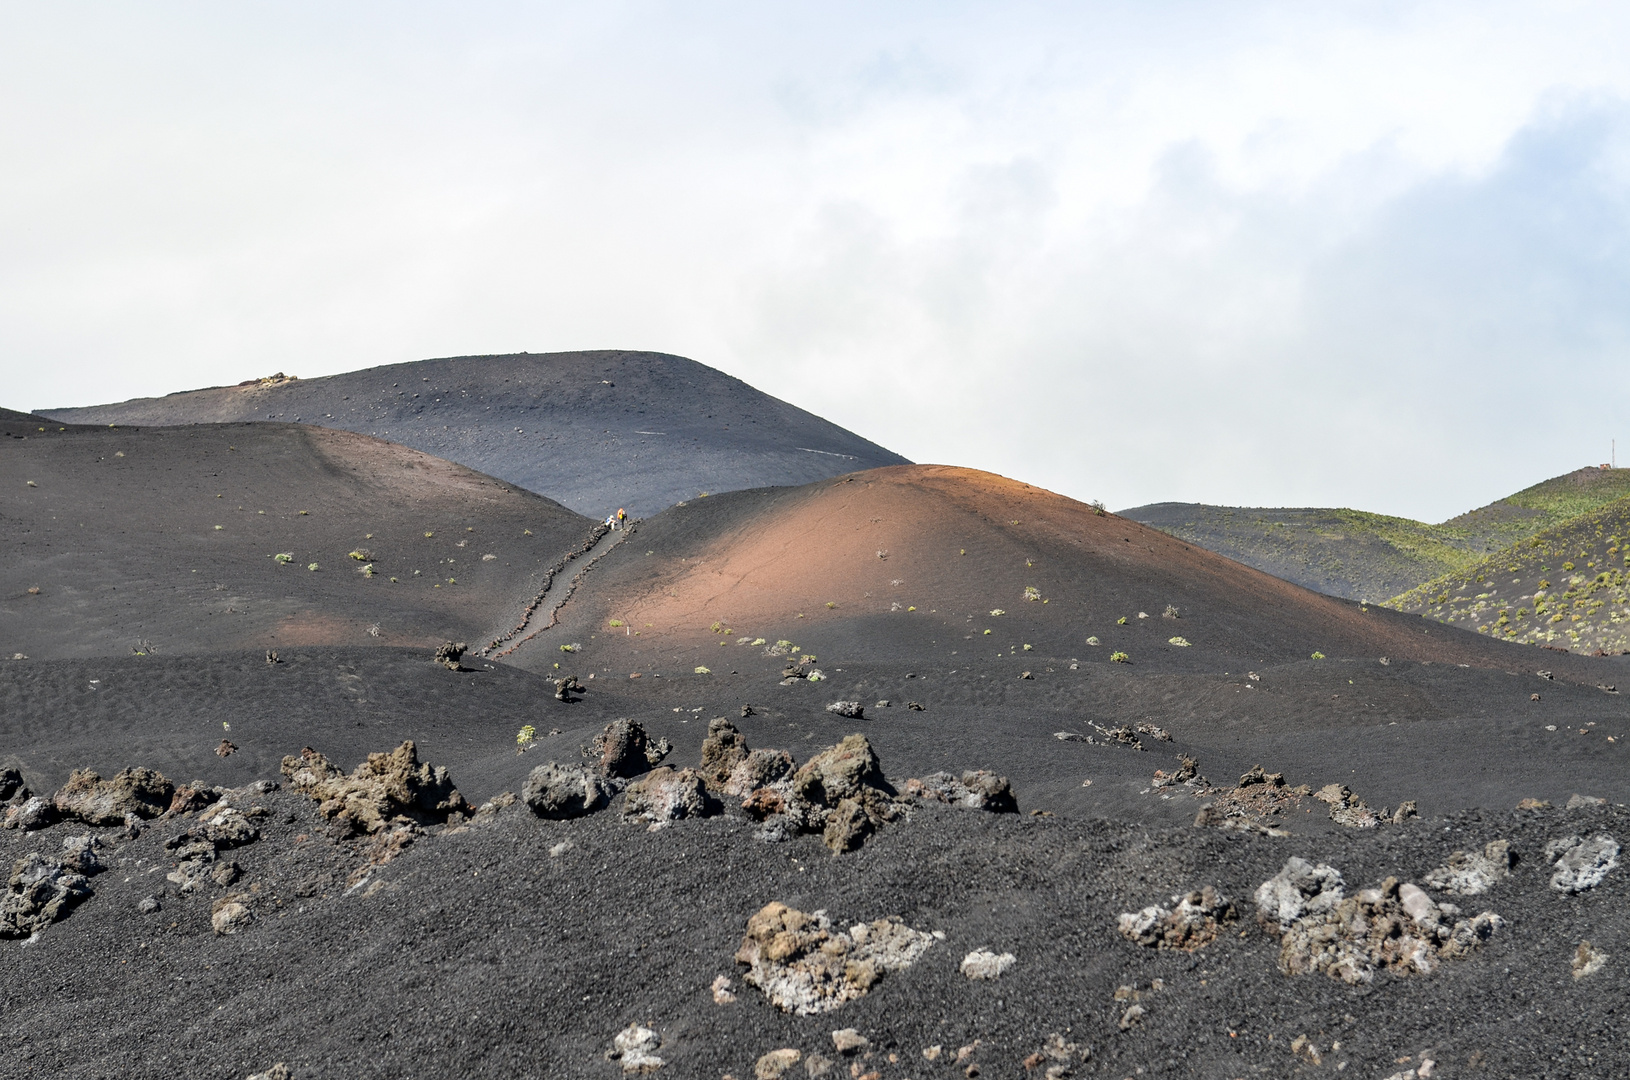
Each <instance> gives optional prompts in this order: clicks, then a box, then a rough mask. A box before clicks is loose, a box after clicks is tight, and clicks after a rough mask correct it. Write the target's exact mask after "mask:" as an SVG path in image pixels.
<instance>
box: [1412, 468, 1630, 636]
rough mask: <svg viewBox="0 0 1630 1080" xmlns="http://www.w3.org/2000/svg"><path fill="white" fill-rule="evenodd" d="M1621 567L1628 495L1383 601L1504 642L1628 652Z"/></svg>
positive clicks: (1627, 604)
mask: <svg viewBox="0 0 1630 1080" xmlns="http://www.w3.org/2000/svg"><path fill="white" fill-rule="evenodd" d="M1617 471H1619V472H1630V469H1621V470H1617ZM1627 566H1630V498H1622V499H1619V500H1617V501H1616V502H1612V503H1609V504H1608V505H1606V506H1603V507H1601V508H1599V509H1595V510H1592V511H1589V512H1587V513H1583V514H1580V515H1578V516H1576V517H1573V518H1570V519H1569V520H1567V521H1565V522H1563V523H1562V524H1560V525H1556V526H1554V527H1552V528H1549V529H1546V530H1544V531H1542V532H1539V533H1536V534H1535V535H1533V536H1530V537H1526V538H1524V539H1522V540H1519V541H1518V542H1516V543H1514V544H1512V545H1510V546H1508V547H1506V548H1504V549H1502V550H1500V551H1498V552H1496V553H1494V554H1493V555H1490V556H1488V557H1487V558H1483V559H1479V560H1478V561H1476V562H1475V563H1473V564H1471V565H1470V566H1466V567H1462V568H1461V569H1459V570H1456V571H1454V572H1452V573H1449V574H1444V575H1442V576H1440V577H1437V578H1434V579H1433V580H1431V581H1428V582H1426V583H1425V584H1424V585H1420V586H1418V587H1417V588H1414V589H1411V590H1409V591H1408V592H1406V593H1404V594H1403V595H1401V596H1398V597H1395V598H1393V599H1392V600H1389V601H1387V606H1388V607H1394V608H1397V609H1398V610H1400V611H1410V612H1417V613H1419V614H1421V615H1425V616H1426V617H1428V618H1431V619H1436V620H1438V621H1439V622H1446V623H1451V624H1453V625H1456V626H1461V627H1464V628H1465V629H1467V630H1475V631H1477V632H1478V633H1480V634H1489V635H1491V636H1494V637H1499V638H1504V639H1506V640H1508V641H1515V642H1521V643H1523V644H1530V645H1551V644H1558V645H1562V646H1565V647H1566V648H1568V649H1569V650H1571V651H1573V652H1595V651H1597V650H1601V651H1605V652H1610V653H1619V652H1624V651H1626V650H1630V589H1627V588H1626V572H1625V571H1626V567H1627Z"/></svg>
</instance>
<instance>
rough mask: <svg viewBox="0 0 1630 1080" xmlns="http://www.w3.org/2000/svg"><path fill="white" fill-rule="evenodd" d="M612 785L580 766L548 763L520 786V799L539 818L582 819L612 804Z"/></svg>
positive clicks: (534, 770)
mask: <svg viewBox="0 0 1630 1080" xmlns="http://www.w3.org/2000/svg"><path fill="white" fill-rule="evenodd" d="M611 796H612V790H611V785H609V784H607V783H606V782H605V780H603V779H601V777H600V775H599V774H598V773H596V772H595V771H593V770H592V769H587V768H584V767H583V766H582V765H561V764H558V763H557V762H553V761H549V762H545V763H544V764H542V765H539V766H538V767H537V768H535V769H533V770H532V772H531V773H530V774H528V775H527V778H526V783H524V784H523V785H522V786H521V798H522V799H523V800H525V802H526V805H527V806H529V807H531V808H532V812H533V813H534V814H536V815H538V816H539V817H541V818H550V819H552V820H555V821H564V820H566V819H568V818H577V817H583V816H584V815H585V814H592V813H594V811H596V810H599V809H600V808H602V807H604V806H606V805H607V804H609V803H610V802H611Z"/></svg>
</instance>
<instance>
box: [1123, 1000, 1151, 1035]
mask: <svg viewBox="0 0 1630 1080" xmlns="http://www.w3.org/2000/svg"><path fill="white" fill-rule="evenodd" d="M1145 1012H1147V1010H1146V1009H1144V1007H1143V1006H1142V1005H1131V1006H1128V1007H1127V1010H1126V1011H1125V1012H1123V1013H1121V1018H1120V1020H1119V1021H1118V1024H1117V1026H1119V1027H1120V1029H1121V1030H1122V1031H1131V1030H1132V1029H1133V1028H1135V1027H1141V1026H1142V1024H1143V1017H1144V1014H1145Z"/></svg>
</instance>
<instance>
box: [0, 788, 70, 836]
mask: <svg viewBox="0 0 1630 1080" xmlns="http://www.w3.org/2000/svg"><path fill="white" fill-rule="evenodd" d="M56 819H57V808H56V807H55V806H53V805H52V804H51V800H50V799H47V798H43V797H41V796H39V795H34V796H31V797H29V798H26V799H23V800H22V801H21V802H16V803H13V804H12V805H11V806H8V807H7V808H6V818H5V822H4V824H5V827H6V828H8V829H22V830H23V831H24V832H32V831H33V830H35V829H43V828H45V827H46V826H47V825H49V824H51V823H52V822H53V821H55V820H56Z"/></svg>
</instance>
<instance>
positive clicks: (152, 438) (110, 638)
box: [0, 424, 592, 658]
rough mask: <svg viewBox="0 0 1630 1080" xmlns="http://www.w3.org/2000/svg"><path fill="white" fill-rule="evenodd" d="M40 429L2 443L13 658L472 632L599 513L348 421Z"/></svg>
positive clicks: (0, 648) (6, 647)
mask: <svg viewBox="0 0 1630 1080" xmlns="http://www.w3.org/2000/svg"><path fill="white" fill-rule="evenodd" d="M37 427H38V426H37V425H36V430H34V431H33V432H31V433H28V434H27V436H26V437H21V438H8V439H3V440H0V542H3V543H4V544H5V550H6V558H5V560H4V562H3V564H0V656H4V657H11V656H14V655H15V654H19V653H20V654H23V655H25V656H28V657H35V658H46V657H62V656H92V655H107V654H120V653H123V654H129V653H131V652H132V651H139V652H147V651H157V652H161V653H167V654H180V653H192V652H200V651H210V650H217V649H243V648H277V647H279V646H287V645H297V644H319V643H322V644H341V643H344V644H398V645H404V644H433V643H435V642H438V641H441V640H445V639H448V638H454V639H468V640H469V641H470V642H471V643H472V644H474V643H475V642H476V641H478V640H483V639H484V638H483V635H485V634H488V633H490V632H493V631H495V630H497V629H500V628H502V624H503V623H504V620H505V619H506V618H513V617H514V616H513V615H512V614H511V612H512V610H513V611H515V612H518V609H519V606H520V605H521V604H522V603H524V602H525V599H526V598H527V597H528V596H530V595H531V594H532V593H533V592H534V591H535V590H536V587H537V586H536V583H535V581H534V578H535V577H536V576H537V570H538V569H539V568H540V567H542V566H547V565H548V564H549V563H551V562H553V561H554V560H555V559H556V558H558V557H559V555H560V554H561V553H562V552H564V551H565V550H566V549H567V548H569V547H571V546H573V545H575V544H577V543H579V542H580V541H581V540H582V539H583V538H584V536H585V535H586V534H587V532H588V530H589V529H590V527H591V524H592V523H591V522H589V521H587V520H586V519H584V518H582V517H579V516H578V515H576V514H573V513H572V512H571V511H569V510H567V509H565V508H564V507H562V506H560V505H558V504H556V503H554V502H551V501H550V500H548V499H544V498H541V497H539V496H536V495H532V494H530V493H528V492H524V491H521V490H519V489H516V488H514V487H512V486H511V485H509V484H505V483H503V482H501V481H497V480H494V479H493V478H491V477H487V476H483V475H481V474H479V473H475V472H472V471H471V470H469V469H466V468H464V467H462V466H459V465H454V464H452V463H450V462H447V461H443V460H441V459H439V458H434V457H430V456H429V455H426V454H422V453H419V452H418V451H414V450H409V449H407V448H405V447H402V446H397V445H395V444H393V443H387V442H384V441H381V440H379V439H373V438H369V437H367V436H363V435H355V434H352V433H349V432H339V431H327V430H322V429H316V428H309V427H304V426H299V425H292V424H254V425H250V424H232V425H199V426H195V427H183V428H158V429H145V430H138V429H130V428H118V429H108V428H100V429H98V428H70V429H67V430H61V429H60V428H56V427H53V428H51V429H50V430H48V431H46V432H40V431H38V430H37ZM353 553H355V556H353ZM279 556H283V558H281V559H280V558H279ZM356 556H360V557H356ZM489 556H490V557H489ZM313 567H314V568H313Z"/></svg>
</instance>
